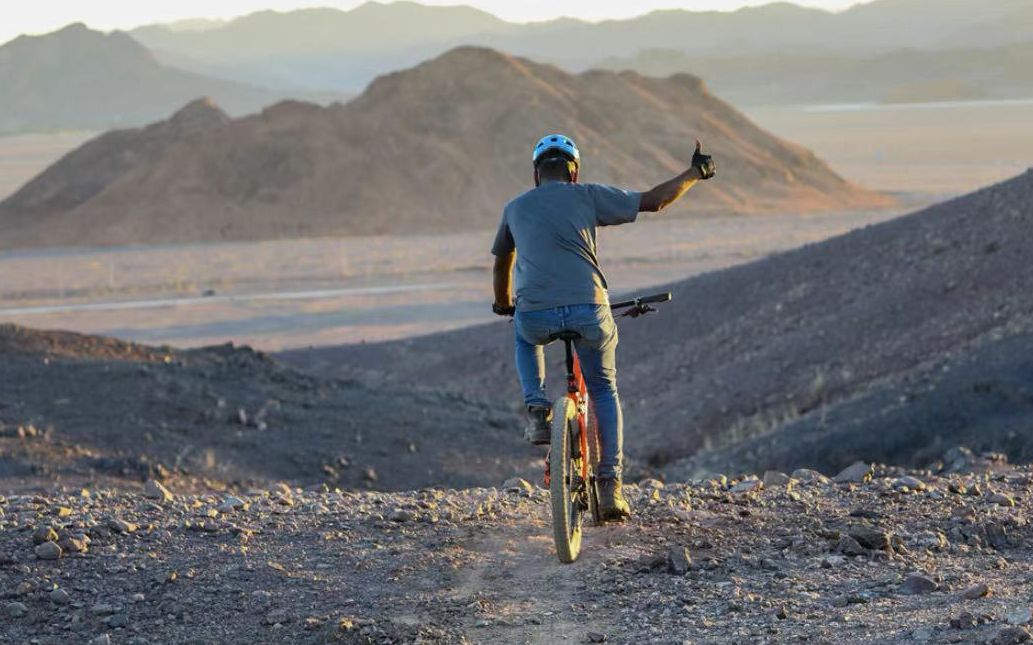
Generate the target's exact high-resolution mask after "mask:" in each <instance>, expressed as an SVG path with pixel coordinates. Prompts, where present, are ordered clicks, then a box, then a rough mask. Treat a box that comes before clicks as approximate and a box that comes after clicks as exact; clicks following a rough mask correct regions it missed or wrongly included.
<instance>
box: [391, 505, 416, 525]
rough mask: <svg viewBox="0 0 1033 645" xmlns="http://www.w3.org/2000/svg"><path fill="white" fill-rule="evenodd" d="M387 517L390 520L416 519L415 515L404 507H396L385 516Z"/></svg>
mask: <svg viewBox="0 0 1033 645" xmlns="http://www.w3.org/2000/svg"><path fill="white" fill-rule="evenodd" d="M387 519H389V520H391V521H392V522H412V521H413V520H415V519H416V516H415V515H413V514H412V513H410V512H409V511H407V510H405V509H401V508H396V509H395V510H393V511H391V514H390V515H388V516H387Z"/></svg>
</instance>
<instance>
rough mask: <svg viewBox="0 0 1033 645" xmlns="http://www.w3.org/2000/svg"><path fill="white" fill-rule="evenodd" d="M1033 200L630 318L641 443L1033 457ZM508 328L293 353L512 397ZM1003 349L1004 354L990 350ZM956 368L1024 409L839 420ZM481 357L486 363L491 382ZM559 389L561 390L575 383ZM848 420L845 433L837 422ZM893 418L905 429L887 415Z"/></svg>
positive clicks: (810, 252) (1018, 188)
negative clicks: (950, 446) (955, 446)
mask: <svg viewBox="0 0 1033 645" xmlns="http://www.w3.org/2000/svg"><path fill="white" fill-rule="evenodd" d="M1031 203H1033V171H1031V172H1028V173H1025V174H1023V175H1021V176H1019V177H1016V178H1014V179H1012V180H1009V181H1006V182H1003V183H1001V184H998V185H996V186H992V187H990V188H986V189H984V190H981V191H978V192H976V193H973V194H971V195H968V196H965V197H962V198H959V199H956V200H953V201H950V202H946V203H943V204H940V205H937V206H934V207H931V208H928V209H926V210H923V211H920V212H917V213H914V214H912V215H909V216H906V217H902V218H899V219H897V220H893V221H890V222H887V223H884V224H879V225H875V226H871V227H868V228H865V229H861V230H857V231H854V232H852V233H849V234H847V235H844V236H841V237H837V238H834V239H831V240H828V241H826V242H822V243H819V244H813V245H809V246H806V247H803V248H801V249H798V250H796V251H792V252H789V253H784V254H780V255H777V256H774V257H771V258H768V259H765V260H761V261H758V262H754V263H751V264H747V265H743V266H739V267H736V268H732V269H728V270H725V271H719V272H715V273H711V274H707V275H703V276H700V277H697V278H693V279H690V280H688V281H685V282H681V283H676V284H672V285H668V287H667V288H668V289H670V290H671V291H672V292H673V293H674V300H673V301H672V302H671V303H669V304H668V305H664V306H663V308H662V311H661V313H660V315H658V316H656V317H653V318H646V319H642V320H639V321H629V322H628V323H627V324H622V325H621V330H620V333H621V345H620V349H618V353H619V359H618V360H619V362H620V366H621V369H620V378H619V380H620V382H621V393H622V395H623V401H624V406H625V410H626V423H627V435H626V436H627V442H626V445H627V449H628V451H629V453H630V454H631V455H632V456H635V457H638V458H639V459H640V460H646V461H648V462H649V463H651V464H653V465H654V466H657V467H662V466H670V465H672V464H673V462H676V461H677V460H680V459H683V458H686V457H689V456H690V455H693V454H695V453H698V452H700V451H707V450H718V449H723V448H726V447H728V446H732V445H734V444H736V442H738V441H741V440H746V439H750V438H753V437H757V436H760V435H765V434H768V433H772V432H775V431H776V430H778V429H779V428H782V427H783V426H785V425H786V424H787V423H791V422H794V421H797V420H800V419H801V418H803V419H804V420H803V421H801V423H802V425H797V426H793V427H796V428H810V429H811V430H812V431H811V432H804V431H803V430H799V431H794V432H791V433H790V432H787V433H779V434H777V435H772V437H774V438H776V439H777V441H776V440H775V439H773V440H772V441H770V442H769V443H768V444H765V446H768V445H772V446H773V445H774V444H775V443H777V442H778V441H784V442H785V443H784V445H782V446H780V447H779V448H778V449H777V450H774V449H773V450H772V451H771V452H770V453H769V452H768V451H767V448H763V449H757V450H752V451H750V453H751V457H750V458H749V459H744V460H743V461H741V462H737V461H735V460H734V459H732V460H731V462H729V460H728V459H723V460H719V461H720V463H721V464H722V468H730V469H732V470H736V469H747V468H751V469H752V468H754V467H756V468H758V469H762V468H764V467H767V466H769V465H780V466H789V465H808V464H809V465H812V466H818V467H821V468H825V469H835V468H839V467H841V466H843V465H845V464H846V463H849V462H850V461H852V460H853V459H856V458H868V457H869V456H870V455H878V456H880V457H882V458H884V459H886V460H888V461H890V462H892V463H912V464H916V465H921V464H922V463H923V462H922V460H923V459H927V458H928V456H929V449H930V447H935V446H936V445H937V442H938V441H941V440H956V441H959V442H962V443H968V442H972V443H975V444H978V445H980V446H981V447H984V448H988V449H989V448H993V449H1002V450H1008V451H1009V452H1011V453H1012V455H1013V456H1015V457H1018V456H1026V457H1028V456H1030V454H1031V445H1030V441H1031V438H1030V436H1029V433H1028V427H1029V423H1030V420H1031V419H1033V405H1031V404H1030V398H1029V396H1028V386H1025V388H1024V389H1023V388H1020V389H1017V390H1016V389H1014V388H1015V387H1016V386H1017V385H1016V384H1017V383H1019V382H1021V380H1022V379H1023V378H1024V375H1027V374H1028V373H1029V363H1028V356H1029V353H1028V352H1025V353H1022V351H1023V349H1024V348H1028V346H1029V340H1023V338H1026V339H1028V338H1029V335H1028V334H1030V333H1031V332H1033V292H1031V291H1030V289H1029V288H1028V285H1029V284H1030V283H1031V281H1033V263H1031V262H1029V249H1030V248H1031V246H1033V225H1031V224H1033V208H1031V207H1030V204H1031ZM603 260H604V261H605V250H604V252H603ZM1024 334H1025V335H1026V336H1023V335H1024ZM511 335H512V328H511V327H510V326H509V325H507V324H505V323H502V322H500V323H496V324H492V325H488V326H484V327H479V328H474V329H466V330H462V331H459V332H454V333H446V334H439V335H433V336H428V337H424V338H417V339H411V340H407V341H402V342H395V343H385V344H378V345H366V346H345V347H340V348H336V349H332V350H331V349H326V348H324V349H319V350H313V351H297V352H289V353H286V354H284V355H282V357H283V358H284V359H286V360H287V361H288V362H291V363H293V364H295V365H298V366H302V367H306V368H309V369H313V370H316V371H317V372H318V373H324V374H341V373H350V374H352V375H357V374H359V373H358V372H356V371H355V369H354V368H355V367H356V366H366V367H367V369H366V370H363V372H362V375H361V378H377V379H385V380H388V381H390V382H396V383H410V382H421V381H425V380H433V381H434V382H435V383H437V384H439V385H441V386H443V387H452V388H455V389H456V390H458V391H463V392H465V393H467V394H469V395H475V396H479V397H482V398H484V399H486V400H493V401H499V402H506V401H508V402H510V403H513V402H516V401H518V400H519V391H518V387H517V384H516V378H515V376H514V372H513V366H512V363H511V361H512V359H511V350H510V346H511V342H512V341H511ZM1013 337H1014V340H1012V341H1009V344H1008V345H1001V346H1000V347H1001V348H1008V349H993V348H992V347H991V346H990V345H992V343H994V342H995V341H997V340H1001V339H1008V338H1013ZM981 348H986V349H981ZM1002 351H1003V353H1004V356H1003V357H1002V358H1000V359H994V358H993V357H995V356H998V355H999V354H1000V353H1001V352H1002ZM557 352H558V349H553V352H552V354H551V357H552V358H551V359H550V360H551V366H550V370H551V373H552V375H553V376H554V377H555V376H558V375H559V374H560V373H561V367H560V365H559V362H558V361H559V360H560V357H559V354H558V353H557ZM967 357H970V358H971V360H972V361H975V364H974V365H972V364H970V363H969V362H967V361H968V360H969V358H967ZM1024 357H1025V358H1024ZM403 359H404V360H403ZM984 360H985V361H988V362H986V364H985V365H982V361H984ZM1004 360H1007V362H1008V364H1007V366H1006V367H1004V366H1002V367H1001V370H1002V371H1001V373H1000V374H999V375H998V376H997V377H995V376H994V373H995V369H996V368H994V367H993V366H1001V365H1003V363H1002V361H1004ZM956 362H957V364H959V365H962V364H964V365H968V367H966V368H965V370H964V371H960V370H959V372H958V373H957V374H955V377H956V378H957V381H956V382H951V384H950V386H949V387H950V388H951V389H952V390H953V391H961V390H964V389H965V388H968V395H967V396H968V398H967V399H966V400H972V399H976V400H978V401H979V403H978V405H977V404H976V403H975V402H974V401H973V405H972V407H971V408H970V409H971V410H972V411H973V415H974V414H975V413H974V411H976V410H982V411H986V410H988V409H993V408H994V406H996V405H999V404H1000V400H1001V399H1002V397H1003V398H1004V399H1007V400H1009V401H1010V403H1009V404H1008V405H1007V406H1006V407H1002V408H1000V409H1001V410H1002V411H1004V412H1002V414H1000V415H998V416H992V415H991V416H987V417H986V418H985V419H981V420H977V419H974V418H973V415H968V416H963V417H959V422H958V423H953V422H952V423H951V424H945V423H944V421H943V418H942V415H941V414H939V413H937V412H936V410H935V409H934V407H935V406H932V405H929V402H931V401H935V400H936V399H923V400H925V401H926V402H925V403H923V404H921V405H918V404H916V405H913V406H896V407H895V409H896V408H898V407H899V409H900V410H901V414H907V415H910V416H909V417H908V418H907V420H906V422H905V421H904V420H903V419H902V418H899V417H888V416H887V417H872V416H871V414H872V413H871V410H867V411H866V412H864V414H866V415H868V416H869V417H870V419H869V421H868V422H866V423H861V422H860V420H859V419H854V418H852V417H850V415H851V414H854V413H858V414H859V413H860V412H859V411H860V410H862V409H864V408H863V407H852V408H851V407H840V410H841V414H840V415H839V416H836V414H837V413H836V410H837V406H845V405H846V404H847V402H849V401H850V400H851V399H854V398H855V397H859V396H862V395H865V393H867V392H880V394H878V395H876V394H872V397H873V398H871V399H870V400H869V403H868V405H869V406H871V405H874V404H875V403H876V402H878V401H882V400H895V399H897V398H899V397H905V398H912V399H913V398H914V397H915V396H917V394H916V392H920V391H921V389H922V387H923V386H921V384H922V383H925V384H926V385H927V386H928V385H930V384H935V383H937V382H941V381H942V379H940V378H939V377H937V378H933V375H935V373H936V370H937V369H940V370H942V369H944V368H949V367H950V366H951V365H954V364H955V363H956ZM381 365H405V369H404V370H398V371H392V372H391V373H387V372H383V371H379V368H378V366H381ZM980 365H982V366H980ZM471 366H479V367H478V368H477V377H476V378H472V377H471ZM994 378H998V379H999V381H1000V382H1001V383H1003V384H1005V385H1004V388H1003V391H1004V392H1005V394H1002V388H998V387H994V386H992V385H991V386H985V384H986V383H993V382H994V381H993V379H994ZM987 379H990V381H988V380H987ZM554 383H555V382H554ZM1027 383H1028V381H1027ZM981 384H983V385H981ZM556 385H557V387H555V388H554V389H553V391H554V392H558V391H561V390H560V388H559V387H558V384H556ZM878 388H882V389H878ZM1024 392H1025V394H1024ZM1009 393H1010V394H1009ZM1013 395H1014V396H1013ZM920 396H921V397H925V395H924V394H923V395H920ZM1009 397H1011V398H1009ZM1015 397H1017V398H1015ZM851 411H853V412H851ZM988 414H989V413H988ZM833 419H835V420H836V422H837V425H836V426H830V425H829V424H830V423H831V421H832V420H833ZM960 419H971V420H972V421H973V423H972V424H971V425H968V424H966V423H963V422H961V421H960ZM890 421H894V422H895V423H894V424H893V425H892V427H888V426H886V425H884V424H886V423H888V422H890ZM897 421H899V423H896V422H897ZM991 426H993V427H994V428H996V429H995V430H994V431H993V432H991V431H990V427H991ZM818 428H822V429H824V430H823V431H821V432H819V431H818V430H817V429H818ZM918 428H921V431H920V432H919V431H918V430H917V429H918ZM837 431H839V434H837ZM1016 432H1018V434H1015V433H1016ZM843 433H845V434H847V435H848V436H849V441H845V440H844V436H843ZM889 435H897V437H896V438H895V439H893V440H891V439H890V438H889ZM1012 435H1014V436H1012ZM1009 437H1011V438H1009ZM735 454H736V455H739V456H740V457H741V456H742V455H743V454H745V453H742V454H740V453H735ZM678 472H682V471H678Z"/></svg>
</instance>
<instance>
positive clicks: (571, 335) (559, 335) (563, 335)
mask: <svg viewBox="0 0 1033 645" xmlns="http://www.w3.org/2000/svg"><path fill="white" fill-rule="evenodd" d="M579 338H581V334H579V333H577V332H576V331H566V330H564V331H558V332H556V333H555V334H552V335H550V336H549V340H577V339H579Z"/></svg>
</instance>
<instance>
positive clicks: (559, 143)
mask: <svg viewBox="0 0 1033 645" xmlns="http://www.w3.org/2000/svg"><path fill="white" fill-rule="evenodd" d="M548 152H559V153H561V154H562V155H564V156H565V157H568V158H569V159H570V160H571V161H573V162H574V163H576V164H577V165H578V166H580V165H581V153H580V152H579V151H578V149H577V144H576V143H574V140H573V139H571V138H570V137H568V136H567V135H565V134H547V135H545V136H544V137H542V138H541V139H539V141H538V143H537V144H536V145H535V146H534V155H533V156H532V157H531V162H532V163H534V164H537V163H538V160H539V159H541V158H543V157H545V156H546V153H548Z"/></svg>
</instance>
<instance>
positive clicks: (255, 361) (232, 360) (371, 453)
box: [0, 325, 542, 490]
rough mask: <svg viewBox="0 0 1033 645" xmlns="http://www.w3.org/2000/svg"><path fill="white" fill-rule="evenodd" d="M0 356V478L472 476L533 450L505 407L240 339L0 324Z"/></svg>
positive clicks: (364, 480)
mask: <svg viewBox="0 0 1033 645" xmlns="http://www.w3.org/2000/svg"><path fill="white" fill-rule="evenodd" d="M0 364H2V365H3V369H2V370H0V480H2V481H4V482H6V484H5V488H6V489H7V490H12V489H15V488H17V487H19V486H31V485H33V482H37V481H41V480H45V481H57V482H65V483H76V482H78V483H82V482H87V483H89V482H125V481H142V480H143V479H145V478H147V477H165V478H173V479H177V480H182V481H184V482H193V483H194V484H197V485H199V486H206V487H211V486H218V487H224V486H226V485H237V486H247V485H249V483H268V482H271V481H279V480H289V481H293V482H296V483H299V484H312V483H319V482H327V483H330V484H333V485H339V486H343V487H349V488H366V487H376V488H381V489H401V488H418V487H421V486H428V485H432V484H434V485H442V486H470V485H485V484H490V483H494V482H496V481H501V479H505V478H506V477H511V476H513V475H525V476H527V475H528V473H529V472H531V470H532V461H533V460H535V459H536V458H537V459H540V455H539V454H538V453H539V452H540V451H538V450H535V449H533V448H531V447H529V446H527V445H526V444H525V443H524V442H523V440H522V439H521V438H520V432H519V425H520V422H519V419H518V418H517V417H516V415H512V414H509V413H506V412H498V411H496V410H494V409H492V408H491V407H488V406H484V405H479V404H474V403H469V402H467V401H464V400H463V399H461V398H458V397H455V396H446V395H442V394H436V393H434V392H411V391H408V390H407V389H406V390H399V389H398V388H377V389H373V388H369V387H366V386H363V385H360V384H358V383H354V382H348V381H339V380H333V379H319V378H313V377H309V376H304V375H301V374H298V373H297V372H296V371H294V370H292V369H289V368H286V367H284V366H282V365H279V364H277V363H276V362H274V361H272V360H271V359H269V358H268V357H266V356H264V355H262V354H260V353H256V352H254V351H252V350H250V349H248V348H235V347H232V346H224V347H212V348H207V349H199V350H191V351H182V352H181V351H176V350H171V349H168V348H152V347H145V346H142V345H135V344H131V343H123V342H120V341H116V340H112V339H106V338H97V337H92V336H81V335H78V334H70V333H61V332H38V331H32V330H27V329H23V328H19V327H14V326H11V325H0ZM474 436H476V437H478V438H479V439H480V440H479V441H477V442H471V441H470V440H469V438H470V437H474ZM541 468H542V467H541V466H540V465H539V466H536V467H534V470H540V469H541ZM500 478H501V479H500Z"/></svg>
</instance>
